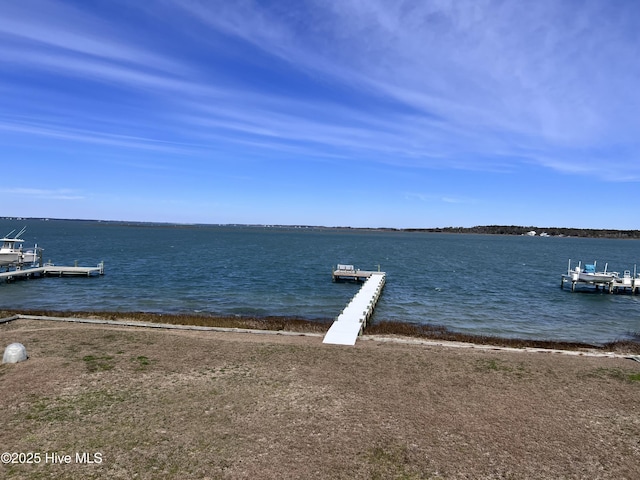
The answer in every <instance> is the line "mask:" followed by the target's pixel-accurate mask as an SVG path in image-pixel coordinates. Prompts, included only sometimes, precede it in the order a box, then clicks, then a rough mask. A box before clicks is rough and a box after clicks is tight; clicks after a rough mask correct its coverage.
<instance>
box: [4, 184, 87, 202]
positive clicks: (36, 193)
mask: <svg viewBox="0 0 640 480" xmlns="http://www.w3.org/2000/svg"><path fill="white" fill-rule="evenodd" d="M0 193H3V194H8V195H11V196H14V197H15V196H18V197H29V198H34V197H36V198H39V199H43V200H72V201H77V200H84V199H85V198H86V196H85V195H84V194H82V193H81V192H78V191H77V190H73V189H67V188H60V189H52V190H47V189H41V188H20V187H17V188H0Z"/></svg>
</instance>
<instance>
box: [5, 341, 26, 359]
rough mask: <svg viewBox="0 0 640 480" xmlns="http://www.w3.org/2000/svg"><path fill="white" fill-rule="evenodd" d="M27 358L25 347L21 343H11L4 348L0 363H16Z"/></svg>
mask: <svg viewBox="0 0 640 480" xmlns="http://www.w3.org/2000/svg"><path fill="white" fill-rule="evenodd" d="M26 359H27V349H26V348H24V345H22V344H21V343H12V344H11V345H8V346H7V348H5V349H4V355H3V356H2V363H18V362H22V361H24V360H26Z"/></svg>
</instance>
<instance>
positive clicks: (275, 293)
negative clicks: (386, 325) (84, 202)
mask: <svg viewBox="0 0 640 480" xmlns="http://www.w3.org/2000/svg"><path fill="white" fill-rule="evenodd" d="M24 225H26V226H27V228H28V229H27V232H26V234H25V235H23V238H24V240H25V245H27V246H32V244H33V243H38V245H39V246H41V247H43V248H44V249H45V251H44V259H45V260H49V259H50V260H52V261H53V262H54V263H56V264H59V265H73V262H74V261H76V260H77V261H78V263H79V264H80V265H83V266H92V265H96V264H97V263H98V262H100V261H102V260H104V262H105V271H106V274H105V275H104V276H103V277H95V278H89V279H87V278H62V279H60V278H45V279H39V280H36V281H24V282H16V283H12V284H4V283H0V308H4V309H51V310H94V311H98V310H109V311H147V312H159V313H189V312H197V313H214V314H232V315H261V316H262V315H264V316H266V315H285V316H299V317H303V318H308V319H332V318H334V317H335V316H337V315H338V314H339V313H340V311H341V310H342V308H343V307H344V306H345V305H346V303H347V302H348V301H349V299H350V298H351V297H352V296H353V295H354V294H355V293H356V291H357V289H358V288H359V286H357V285H354V284H348V283H345V284H343V283H340V284H334V283H332V282H331V270H332V267H333V266H334V265H336V264H337V263H348V264H354V265H356V266H357V267H360V268H362V269H371V270H373V269H377V268H378V267H377V266H378V265H380V268H381V270H383V271H386V272H387V284H386V286H385V290H384V293H383V295H382V297H381V299H380V301H379V303H378V306H377V308H376V311H375V314H374V317H373V321H374V322H376V321H382V320H394V321H400V322H409V323H428V324H433V325H444V326H446V327H448V328H450V329H451V330H454V331H459V332H467V333H473V334H489V335H499V336H506V337H519V338H529V339H551V340H563V341H582V342H592V343H601V342H607V341H612V340H618V339H622V338H625V337H627V336H628V335H629V334H630V333H633V332H639V331H640V295H633V296H632V295H609V294H606V293H601V292H597V293H596V292H589V293H571V292H570V291H569V290H568V289H566V290H561V289H560V279H561V275H562V274H563V273H565V272H566V268H567V261H568V259H569V258H571V259H573V260H574V263H577V261H578V260H582V261H583V263H584V262H589V263H591V262H593V261H594V260H597V261H598V264H599V265H601V266H604V263H605V262H608V270H612V271H620V272H622V271H623V270H632V271H633V268H634V264H638V265H640V241H637V240H610V239H581V238H540V237H533V238H531V237H513V236H489V235H454V234H435V233H407V232H371V231H358V230H353V231H348V230H340V231H337V230H320V229H294V228H260V227H224V226H165V225H162V226H157V225H134V226H126V225H120V224H113V223H100V222H78V221H49V222H45V221H39V220H27V221H20V222H16V221H5V220H1V221H0V234H6V233H8V232H9V231H11V230H13V229H20V228H22V226H24Z"/></svg>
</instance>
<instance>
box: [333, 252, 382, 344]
mask: <svg viewBox="0 0 640 480" xmlns="http://www.w3.org/2000/svg"><path fill="white" fill-rule="evenodd" d="M338 267H344V265H339V266H338ZM349 271H351V272H352V273H351V274H349ZM345 273H346V275H344V274H345ZM333 277H334V281H335V280H336V279H337V278H342V279H344V278H355V279H356V280H357V279H359V278H366V279H367V280H366V281H365V282H364V284H363V285H362V287H361V288H360V290H359V291H358V293H356V294H355V296H354V297H353V298H352V299H351V301H350V302H349V303H348V304H347V306H346V307H345V308H344V310H342V313H341V314H340V315H338V317H337V318H336V320H335V321H334V322H333V324H332V325H331V327H330V328H329V330H328V331H327V333H326V335H325V337H324V340H323V341H322V343H330V344H334V345H355V343H356V339H357V338H358V335H360V333H361V332H362V330H363V329H364V327H365V326H366V324H367V321H368V320H369V318H370V317H371V315H372V314H373V309H374V308H375V306H376V303H377V302H378V298H380V295H381V293H382V288H383V287H384V284H385V279H386V274H385V272H368V271H367V272H365V271H363V270H355V269H353V268H352V269H350V270H349V269H340V268H338V270H336V271H334V274H333Z"/></svg>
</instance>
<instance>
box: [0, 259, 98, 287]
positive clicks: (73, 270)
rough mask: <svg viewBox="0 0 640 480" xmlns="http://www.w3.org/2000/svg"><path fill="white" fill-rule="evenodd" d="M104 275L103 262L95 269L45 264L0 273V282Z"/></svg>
mask: <svg viewBox="0 0 640 480" xmlns="http://www.w3.org/2000/svg"><path fill="white" fill-rule="evenodd" d="M95 275H104V262H100V263H99V264H98V265H97V266H95V267H79V266H78V265H74V266H73V267H67V266H61V265H54V264H52V263H45V264H44V265H42V266H33V267H18V268H16V269H14V270H9V271H6V272H0V280H5V281H6V282H11V281H13V280H18V279H27V278H39V277H67V276H85V277H91V276H95Z"/></svg>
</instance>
